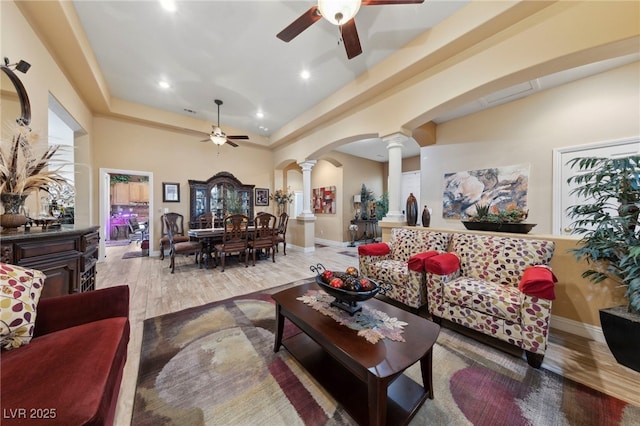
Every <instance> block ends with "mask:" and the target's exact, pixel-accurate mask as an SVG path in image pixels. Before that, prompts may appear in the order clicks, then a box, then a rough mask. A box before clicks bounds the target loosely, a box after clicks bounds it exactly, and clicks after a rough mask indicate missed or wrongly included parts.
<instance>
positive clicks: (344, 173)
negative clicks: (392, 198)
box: [311, 151, 384, 242]
mask: <svg viewBox="0 0 640 426" xmlns="http://www.w3.org/2000/svg"><path fill="white" fill-rule="evenodd" d="M383 168H384V165H383V163H379V162H377V161H371V160H366V159H364V158H359V157H354V156H352V155H348V154H343V153H341V152H336V151H334V152H332V153H331V156H330V158H327V159H326V160H320V161H318V163H317V164H316V165H315V166H314V167H313V169H312V170H311V187H312V189H313V188H319V187H324V186H335V187H336V197H337V199H336V214H317V215H316V216H317V219H316V223H315V237H316V238H319V239H321V240H330V241H335V242H345V241H351V235H350V234H349V230H348V229H349V224H350V221H351V219H353V218H354V217H355V212H356V211H355V209H354V204H353V196H354V195H355V194H360V191H361V189H362V184H365V185H366V187H367V189H369V190H370V191H372V192H373V195H374V197H375V198H378V197H380V195H382V182H383Z"/></svg>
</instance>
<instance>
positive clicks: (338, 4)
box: [276, 0, 424, 59]
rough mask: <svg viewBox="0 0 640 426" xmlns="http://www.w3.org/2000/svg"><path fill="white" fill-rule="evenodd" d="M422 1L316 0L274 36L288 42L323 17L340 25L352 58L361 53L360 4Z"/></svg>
mask: <svg viewBox="0 0 640 426" xmlns="http://www.w3.org/2000/svg"><path fill="white" fill-rule="evenodd" d="M423 2H424V0H318V5H317V6H312V7H311V8H310V9H309V10H307V11H306V12H305V13H303V14H302V15H301V16H300V17H299V18H298V19H296V20H295V21H293V22H292V23H291V24H289V26H287V27H286V28H285V29H284V30H282V31H280V32H279V33H278V34H277V35H276V37H278V38H279V39H280V40H282V41H285V42H287V43H288V42H290V41H291V40H293V39H294V38H296V37H297V36H298V35H300V33H302V32H303V31H304V30H306V29H307V28H309V27H310V26H311V25H312V24H314V23H315V22H317V21H318V20H319V19H320V18H324V19H326V20H327V21H329V22H331V23H332V24H333V25H337V26H338V27H340V35H341V36H342V42H343V44H344V48H345V51H346V52H347V58H349V59H352V58H355V57H356V56H358V55H359V54H361V53H362V46H361V45H360V38H359V36H358V31H357V30H356V22H355V19H354V18H355V16H356V14H357V13H358V11H359V10H360V6H381V5H392V4H420V3H423Z"/></svg>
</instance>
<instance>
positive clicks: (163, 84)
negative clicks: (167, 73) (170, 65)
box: [158, 80, 171, 89]
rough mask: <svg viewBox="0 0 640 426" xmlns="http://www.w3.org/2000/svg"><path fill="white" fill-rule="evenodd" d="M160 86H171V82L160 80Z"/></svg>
mask: <svg viewBox="0 0 640 426" xmlns="http://www.w3.org/2000/svg"><path fill="white" fill-rule="evenodd" d="M158 86H160V87H162V88H163V89H168V88H169V87H171V85H170V84H169V82H167V81H164V80H161V81H159V82H158Z"/></svg>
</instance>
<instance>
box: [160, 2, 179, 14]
mask: <svg viewBox="0 0 640 426" xmlns="http://www.w3.org/2000/svg"><path fill="white" fill-rule="evenodd" d="M160 5H161V6H162V8H163V9H164V10H166V11H167V12H175V11H176V2H175V0H160Z"/></svg>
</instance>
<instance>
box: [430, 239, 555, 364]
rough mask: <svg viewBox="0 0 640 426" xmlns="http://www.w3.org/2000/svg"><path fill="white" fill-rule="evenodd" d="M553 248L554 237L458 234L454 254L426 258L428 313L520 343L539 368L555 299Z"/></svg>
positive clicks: (545, 346)
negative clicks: (552, 301) (545, 239)
mask: <svg viewBox="0 0 640 426" xmlns="http://www.w3.org/2000/svg"><path fill="white" fill-rule="evenodd" d="M554 249H555V245H554V243H553V242H552V241H544V240H535V239H528V238H517V237H502V236H493V235H479V234H465V233H461V234H455V235H454V236H453V239H452V242H451V248H450V253H445V254H440V255H437V256H433V257H430V258H429V259H426V260H425V268H426V285H427V290H428V305H429V312H431V314H432V316H433V317H434V319H435V320H436V321H438V320H439V319H441V318H445V319H447V320H450V321H452V322H454V323H457V324H460V325H463V326H465V327H468V328H471V329H473V330H476V331H479V332H481V333H484V334H487V335H490V336H492V337H495V338H498V339H500V340H504V341H506V342H508V343H510V344H513V345H515V346H518V347H520V348H522V349H523V350H524V351H525V353H526V355H527V361H528V362H529V365H531V366H532V367H535V368H538V367H540V365H541V364H542V360H543V357H544V353H545V351H546V348H547V336H548V332H549V319H550V317H551V300H552V299H554V298H555V295H554V290H553V289H554V282H555V277H554V276H553V273H552V272H551V270H550V269H549V268H548V267H546V265H548V264H549V262H550V261H551V257H552V256H553V252H554ZM536 265H537V266H536Z"/></svg>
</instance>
